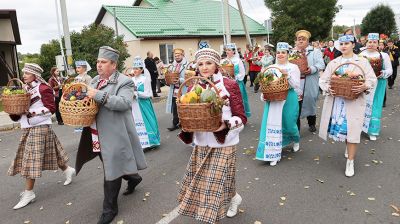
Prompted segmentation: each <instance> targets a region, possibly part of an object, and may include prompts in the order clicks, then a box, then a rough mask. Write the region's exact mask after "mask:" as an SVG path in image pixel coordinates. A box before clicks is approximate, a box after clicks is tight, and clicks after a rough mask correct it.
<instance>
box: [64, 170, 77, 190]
mask: <svg viewBox="0 0 400 224" xmlns="http://www.w3.org/2000/svg"><path fill="white" fill-rule="evenodd" d="M64 174H65V182H64V186H66V185H68V184H70V183H71V182H72V176H73V175H74V174H75V169H74V168H72V167H70V166H68V167H67V169H66V170H64Z"/></svg>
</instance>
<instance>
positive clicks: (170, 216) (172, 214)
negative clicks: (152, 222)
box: [156, 206, 179, 224]
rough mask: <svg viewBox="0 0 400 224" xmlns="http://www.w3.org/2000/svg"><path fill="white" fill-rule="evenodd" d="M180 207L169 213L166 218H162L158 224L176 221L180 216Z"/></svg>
mask: <svg viewBox="0 0 400 224" xmlns="http://www.w3.org/2000/svg"><path fill="white" fill-rule="evenodd" d="M178 210H179V206H177V207H176V208H174V210H172V211H171V212H170V213H168V214H167V215H166V216H165V217H164V218H162V219H161V220H160V221H158V222H157V223H156V224H168V223H170V222H171V221H172V220H174V219H176V217H178V216H179V214H178Z"/></svg>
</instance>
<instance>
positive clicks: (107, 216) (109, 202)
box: [97, 177, 122, 224]
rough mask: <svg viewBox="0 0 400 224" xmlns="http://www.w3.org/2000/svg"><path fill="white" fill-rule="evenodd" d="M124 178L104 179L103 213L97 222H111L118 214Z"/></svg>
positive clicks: (100, 223) (98, 223) (103, 223)
mask: <svg viewBox="0 0 400 224" xmlns="http://www.w3.org/2000/svg"><path fill="white" fill-rule="evenodd" d="M121 182H122V178H121V177H120V178H117V179H115V180H112V181H104V201H103V214H101V216H100V219H99V221H98V222H97V224H109V223H111V222H112V220H113V219H114V218H115V216H117V214H118V194H119V190H120V189H121Z"/></svg>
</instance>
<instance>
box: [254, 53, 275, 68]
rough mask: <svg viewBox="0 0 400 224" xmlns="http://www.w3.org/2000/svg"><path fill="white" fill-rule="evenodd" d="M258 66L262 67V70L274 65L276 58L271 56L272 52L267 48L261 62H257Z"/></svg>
mask: <svg viewBox="0 0 400 224" xmlns="http://www.w3.org/2000/svg"><path fill="white" fill-rule="evenodd" d="M257 64H258V65H261V66H262V69H265V68H266V67H268V66H270V65H272V64H274V56H272V54H271V50H270V49H269V48H266V49H265V50H264V56H263V57H262V58H261V60H260V61H258V62H257Z"/></svg>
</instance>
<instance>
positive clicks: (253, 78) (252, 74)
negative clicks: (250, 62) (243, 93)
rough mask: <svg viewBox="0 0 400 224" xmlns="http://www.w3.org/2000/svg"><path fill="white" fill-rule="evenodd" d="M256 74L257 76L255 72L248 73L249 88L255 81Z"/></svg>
mask: <svg viewBox="0 0 400 224" xmlns="http://www.w3.org/2000/svg"><path fill="white" fill-rule="evenodd" d="M257 74H258V72H255V71H250V72H249V76H250V86H253V84H254V80H255V79H256V77H257Z"/></svg>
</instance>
